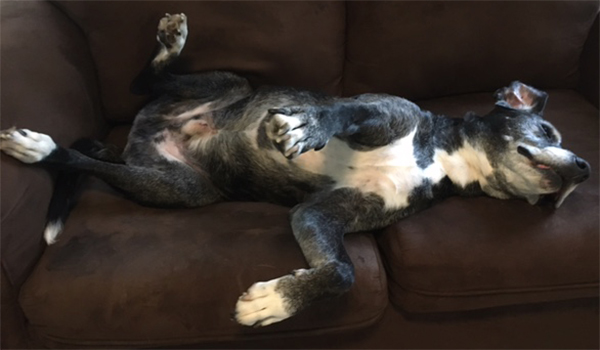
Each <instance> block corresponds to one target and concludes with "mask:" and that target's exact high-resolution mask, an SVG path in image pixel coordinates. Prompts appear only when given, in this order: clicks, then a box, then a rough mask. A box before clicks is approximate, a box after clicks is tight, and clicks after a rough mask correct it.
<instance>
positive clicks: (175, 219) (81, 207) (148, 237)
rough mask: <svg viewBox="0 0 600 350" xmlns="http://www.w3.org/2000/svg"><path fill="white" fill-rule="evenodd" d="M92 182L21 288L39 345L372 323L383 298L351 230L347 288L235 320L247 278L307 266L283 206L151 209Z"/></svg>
mask: <svg viewBox="0 0 600 350" xmlns="http://www.w3.org/2000/svg"><path fill="white" fill-rule="evenodd" d="M90 186H91V187H90V188H88V189H87V190H86V191H85V193H84V195H83V197H82V198H81V202H80V203H79V204H78V205H77V207H76V209H75V211H74V212H73V213H72V215H71V217H70V219H69V221H68V223H67V225H66V228H65V233H64V235H63V236H61V238H60V241H59V242H58V243H56V245H52V246H50V247H49V248H48V249H46V251H45V253H44V255H43V257H42V258H41V260H40V262H39V264H38V265H37V267H36V269H35V270H34V272H33V273H32V275H31V277H30V278H29V279H28V281H27V282H26V284H25V285H24V286H23V288H22V291H21V294H20V304H21V306H22V308H23V310H24V312H25V315H26V317H27V319H28V320H29V323H30V331H31V332H32V334H34V335H35V337H36V338H37V339H39V341H40V344H45V346H50V347H52V346H56V344H57V343H58V344H62V346H65V345H70V346H90V347H98V346H101V347H103V346H109V345H112V346H121V347H132V346H134V347H144V346H160V345H164V346H167V345H172V344H174V343H176V344H186V343H199V342H206V341H209V340H212V341H215V340H236V339H239V338H241V337H253V338H256V337H261V336H265V335H271V336H286V335H287V336H289V335H303V334H304V335H310V334H324V333H331V332H337V331H342V330H345V331H348V330H353V329H358V328H364V327H366V326H368V325H371V324H373V323H374V322H376V321H377V320H378V319H379V318H380V316H381V315H382V313H383V310H384V309H385V307H386V306H387V305H388V296H387V284H386V275H385V272H384V271H383V268H382V266H381V262H380V259H379V254H378V251H377V248H376V244H375V241H374V239H373V237H372V235H370V234H354V235H350V236H348V237H347V239H346V247H347V249H348V251H349V254H350V257H351V259H352V261H353V262H354V265H355V268H356V283H355V284H354V286H353V287H352V290H351V291H350V292H349V293H348V294H346V295H344V296H343V297H341V298H337V299H335V300H330V301H325V302H321V303H317V305H314V307H312V308H310V309H309V310H307V311H305V312H302V313H300V314H299V315H297V316H296V317H293V318H291V319H289V320H286V321H284V322H281V323H278V324H275V325H273V326H270V327H264V328H257V329H253V328H248V327H241V326H240V325H238V324H237V323H236V322H234V321H232V319H231V318H230V317H231V316H230V315H231V312H232V311H233V310H234V306H235V302H236V301H237V298H238V297H239V296H240V295H241V294H242V293H243V292H244V291H246V289H247V288H248V287H250V285H252V283H254V282H257V281H266V280H269V279H272V278H276V277H280V276H282V275H285V274H288V273H290V272H291V271H292V270H294V269H297V268H307V265H306V262H305V260H304V258H303V256H302V253H301V251H300V248H299V247H298V245H297V244H296V242H295V240H294V237H293V234H292V232H291V228H290V223H289V218H288V211H289V209H288V208H284V207H279V206H275V205H270V204H264V203H222V204H217V205H210V206H207V207H204V208H200V209H192V210H165V209H153V208H146V207H141V206H139V205H137V204H134V203H132V202H130V201H128V200H126V199H124V198H121V197H120V196H119V195H117V194H115V193H114V192H113V191H112V190H111V189H110V188H108V187H107V186H106V185H103V184H102V183H100V182H99V181H98V182H96V181H94V182H93V183H92V185H90Z"/></svg>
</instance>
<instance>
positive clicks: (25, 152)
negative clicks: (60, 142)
mask: <svg viewBox="0 0 600 350" xmlns="http://www.w3.org/2000/svg"><path fill="white" fill-rule="evenodd" d="M20 132H23V133H25V136H23V135H21V133H20ZM20 132H19V131H17V130H16V129H9V130H5V131H3V132H1V133H0V150H2V151H3V152H4V153H6V154H8V155H9V156H12V157H14V158H16V159H18V160H20V161H21V162H23V163H29V164H30V163H37V162H39V161H41V160H43V159H44V158H46V157H47V156H48V155H49V154H50V153H52V151H54V150H55V149H56V144H55V143H54V141H53V140H52V138H51V137H50V136H48V135H44V134H40V133H37V132H33V131H31V130H27V129H21V130H20Z"/></svg>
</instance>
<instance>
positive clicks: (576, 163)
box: [553, 155, 591, 208]
mask: <svg viewBox="0 0 600 350" xmlns="http://www.w3.org/2000/svg"><path fill="white" fill-rule="evenodd" d="M555 170H556V172H557V174H558V175H559V176H560V177H561V179H562V186H561V188H560V189H559V190H558V192H556V193H555V194H553V196H554V207H555V208H558V207H560V206H561V205H562V204H563V202H564V201H565V199H566V198H567V197H568V196H569V195H570V194H571V192H573V190H575V188H576V187H577V185H579V184H580V183H582V182H584V181H585V180H587V179H589V178H590V174H591V168H590V164H589V163H588V162H587V161H585V160H584V159H582V158H579V157H577V156H575V155H574V156H573V159H572V161H571V162H570V163H568V164H564V165H561V166H559V167H557V168H556V169H555Z"/></svg>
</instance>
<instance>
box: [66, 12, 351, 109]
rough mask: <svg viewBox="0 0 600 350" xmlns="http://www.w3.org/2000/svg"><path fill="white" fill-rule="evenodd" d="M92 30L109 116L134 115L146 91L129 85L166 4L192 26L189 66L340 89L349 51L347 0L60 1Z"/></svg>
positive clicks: (184, 60) (185, 56) (185, 64)
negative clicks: (131, 89) (139, 92)
mask: <svg viewBox="0 0 600 350" xmlns="http://www.w3.org/2000/svg"><path fill="white" fill-rule="evenodd" d="M57 5H58V6H59V7H61V8H62V9H63V10H64V11H65V12H66V13H67V14H68V15H69V16H70V17H71V18H72V19H73V20H74V21H75V22H76V23H77V24H78V25H79V26H80V27H81V28H82V30H83V31H84V33H85V35H86V37H87V39H88V42H89V45H90V50H91V53H92V56H93V58H94V60H95V63H96V66H97V72H98V78H99V84H100V90H101V94H102V99H103V103H104V107H105V113H106V116H107V117H108V118H109V119H112V120H118V121H130V120H132V119H133V117H134V116H135V113H136V111H137V110H138V109H139V108H140V106H141V105H142V103H143V101H144V99H143V98H141V97H136V96H134V95H132V94H130V93H129V85H130V82H131V81H132V80H133V78H134V77H135V76H136V75H137V73H139V71H140V70H141V68H142V66H143V65H144V64H145V63H146V62H148V60H149V58H150V55H151V54H152V53H153V49H154V47H155V45H156V42H155V37H156V26H157V24H158V20H159V19H160V18H161V17H162V16H164V14H165V12H170V13H181V12H183V13H185V14H187V16H188V18H189V28H190V34H189V36H188V40H187V43H186V46H185V49H184V50H183V53H182V56H181V60H180V61H181V62H180V65H179V66H178V67H177V69H178V70H179V71H182V72H198V71H206V70H231V71H235V72H238V73H240V74H242V75H244V76H245V77H247V78H249V80H250V81H251V82H252V83H254V84H284V85H292V86H297V87H301V88H309V89H314V90H319V91H323V92H327V93H330V94H339V93H340V92H341V75H342V68H343V55H344V24H345V17H344V16H345V12H344V11H345V5H344V3H342V2H327V1H319V2H262V1H261V2H254V1H251V2H229V1H224V2H221V1H219V2H212V1H211V2H208V1H101V2H96V1H85V2H84V1H58V2H57Z"/></svg>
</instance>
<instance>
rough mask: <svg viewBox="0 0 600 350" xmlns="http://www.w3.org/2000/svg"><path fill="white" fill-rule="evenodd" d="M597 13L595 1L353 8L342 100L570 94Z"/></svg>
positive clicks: (359, 5)
mask: <svg viewBox="0 0 600 350" xmlns="http://www.w3.org/2000/svg"><path fill="white" fill-rule="evenodd" d="M597 11H598V3H597V2H594V1H590V2H580V1H552V2H540V1H508V2H506V1H381V2H366V1H364V2H363V1H350V2H348V4H347V22H348V40H347V53H346V66H345V69H344V94H345V95H354V94H359V93H366V92H386V93H390V94H394V95H398V96H403V97H405V98H408V99H412V100H415V99H425V98H433V97H440V96H448V95H456V94H464V93H469V92H480V91H494V90H495V89H498V88H500V87H502V86H505V85H506V84H507V83H508V82H510V81H512V80H523V81H524V82H527V83H528V84H531V85H532V86H535V87H538V88H545V89H549V88H558V87H560V88H573V87H575V86H576V84H577V79H578V76H579V70H578V68H579V58H580V56H581V51H582V50H583V47H584V43H585V41H586V39H587V37H588V33H589V32H590V27H591V26H592V24H593V22H594V19H595V18H596V15H597V13H598V12H597ZM532 23H535V25H532Z"/></svg>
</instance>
